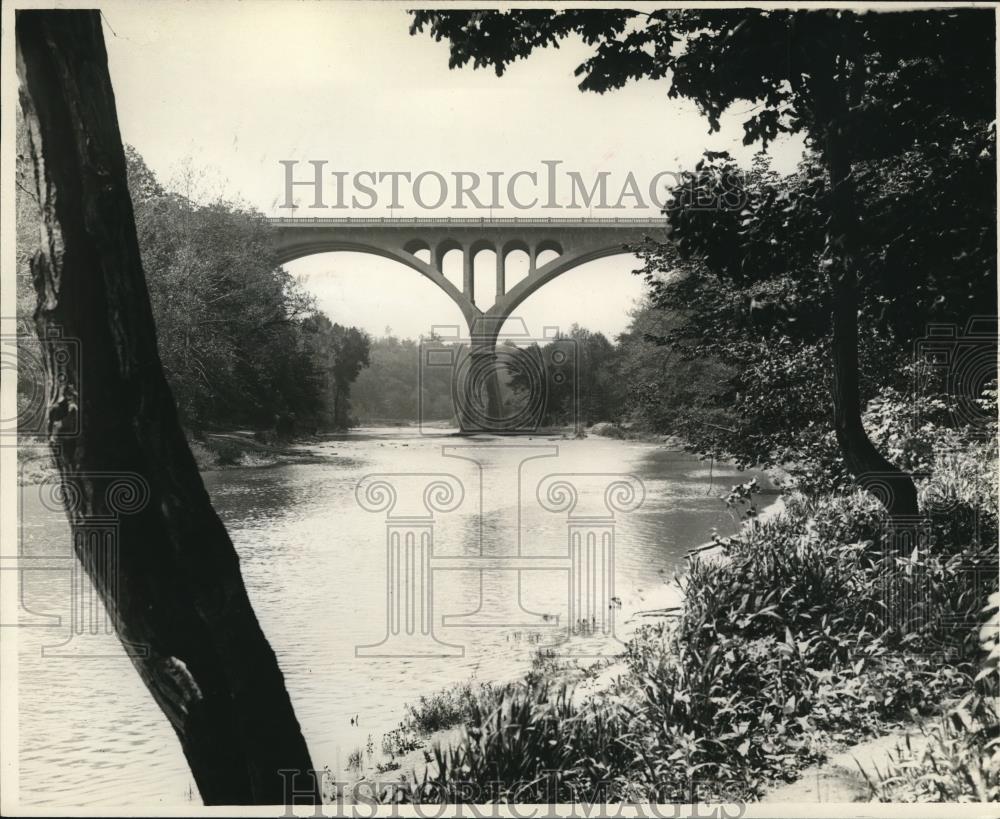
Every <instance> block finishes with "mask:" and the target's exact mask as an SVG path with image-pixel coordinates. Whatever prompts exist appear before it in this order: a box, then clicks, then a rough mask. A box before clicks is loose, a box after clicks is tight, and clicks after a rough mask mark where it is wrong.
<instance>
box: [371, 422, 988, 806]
mask: <svg viewBox="0 0 1000 819" xmlns="http://www.w3.org/2000/svg"><path fill="white" fill-rule="evenodd" d="M994 443H995V442H994ZM979 455H981V452H980V451H979V450H977V449H975V448H973V449H972V450H970V451H969V452H967V453H965V454H964V455H963V456H962V457H958V458H953V459H952V461H951V463H950V464H949V463H943V462H940V461H936V462H935V464H934V466H935V471H934V475H933V476H932V477H931V478H930V479H928V480H927V481H925V482H923V484H922V486H921V491H922V496H923V498H924V503H925V506H926V507H927V510H928V516H929V520H930V528H929V533H928V537H929V538H930V540H929V541H927V542H925V543H923V544H922V545H921V546H920V547H919V548H918V549H916V550H914V551H913V552H910V553H907V554H906V555H905V556H900V554H899V550H898V549H896V548H891V547H890V544H891V541H892V540H893V538H895V537H898V534H897V530H896V529H894V528H893V526H892V522H891V520H890V518H889V517H888V515H887V513H886V511H885V509H884V508H883V506H882V505H881V504H880V503H878V502H877V500H876V499H875V498H873V497H871V496H870V495H869V494H866V493H864V492H859V491H854V492H851V493H844V494H835V495H832V496H826V497H823V498H815V497H814V498H808V497H806V496H804V495H801V494H796V495H792V496H790V497H789V499H788V502H787V505H786V509H785V511H784V512H783V513H782V514H780V515H778V516H775V517H773V518H771V519H768V520H763V521H757V522H755V523H753V524H752V525H749V526H747V527H744V529H743V530H742V531H741V532H740V533H739V534H737V535H735V536H733V537H730V538H725V539H720V540H719V545H720V546H721V547H722V551H723V554H722V556H721V557H711V558H703V557H694V558H692V560H691V565H690V567H689V570H688V572H687V573H686V575H685V576H684V578H683V579H682V580H681V581H680V582H681V583H682V588H683V592H684V604H683V607H682V610H681V613H680V616H679V617H678V618H677V619H676V621H673V622H671V623H669V624H667V623H660V624H658V625H652V626H645V627H644V628H643V629H641V630H640V632H639V633H638V634H637V636H636V637H635V638H634V639H633V640H632V641H631V642H630V643H629V646H628V650H627V653H626V655H625V658H624V661H625V663H626V665H627V668H628V671H629V673H628V674H625V675H623V676H622V677H621V679H620V682H619V683H618V684H617V687H616V688H614V689H613V690H611V691H608V692H605V693H603V694H601V693H598V694H596V695H592V696H591V697H590V698H587V699H582V698H578V697H574V696H573V694H572V692H571V691H569V690H567V689H565V688H564V687H559V686H553V685H552V683H551V681H550V679H549V677H547V676H546V675H539V674H531V675H528V676H527V677H525V679H524V680H523V681H521V682H519V683H510V684H505V685H501V686H494V687H492V688H490V689H488V690H482V691H478V692H476V693H475V694H474V695H473V696H471V697H466V696H465V695H464V694H463V699H462V710H463V711H464V722H465V725H466V735H465V737H464V738H463V739H462V740H461V741H460V742H459V743H458V744H457V745H455V746H454V747H450V748H441V747H438V748H435V751H434V757H433V760H432V761H433V763H434V765H433V766H432V768H430V769H428V771H425V772H424V774H423V776H422V777H415V778H414V780H413V781H412V782H409V783H407V784H406V785H404V786H401V787H396V788H395V789H394V790H393V791H392V792H391V793H385V794H383V797H384V798H385V799H387V800H396V801H448V800H456V801H459V802H461V801H463V794H467V793H468V790H467V788H466V785H467V784H468V783H472V784H474V785H475V786H477V787H478V788H479V789H480V790H477V791H476V792H477V794H478V796H479V798H480V799H482V798H483V794H484V790H482V789H487V790H486V791H485V792H486V793H487V794H488V796H489V798H490V799H492V800H496V801H501V800H502V801H507V800H510V801H518V802H541V801H543V800H546V801H548V800H551V799H552V798H557V799H558V800H560V801H568V800H581V799H583V800H584V801H590V800H592V799H593V798H594V797H595V796H597V795H603V796H604V798H606V799H607V800H608V801H611V802H614V801H625V800H631V801H635V800H643V799H648V798H653V797H657V798H659V799H660V800H661V801H681V800H685V801H686V799H687V798H689V794H690V793H692V792H695V793H697V794H698V795H699V796H700V798H703V799H707V800H712V799H716V800H720V799H725V800H728V799H733V798H739V799H751V798H756V797H759V796H760V795H761V794H762V793H764V792H766V790H767V788H768V786H769V784H770V783H773V782H780V781H783V780H787V779H792V778H794V777H796V776H797V775H798V773H799V771H800V770H801V769H802V768H803V767H804V766H806V765H808V764H811V763H813V762H815V761H817V760H819V759H821V758H822V755H823V753H824V751H825V750H826V749H828V748H830V747H831V746H837V745H843V744H846V743H849V742H853V741H856V740H857V739H858V738H859V737H863V736H866V735H873V734H878V733H880V732H882V731H884V730H885V727H886V726H887V725H888V724H890V723H895V722H898V721H900V720H903V719H907V718H909V717H910V716H911V715H914V714H915V715H918V716H923V717H925V718H928V719H929V718H932V717H935V716H936V715H938V714H939V713H940V708H941V705H942V704H943V703H945V704H947V703H951V705H950V706H947V705H946V710H947V713H948V714H950V716H948V720H950V722H946V723H944V724H943V727H942V728H940V729H939V731H940V732H941V733H940V737H939V739H940V742H939V743H938V744H937V745H936V746H935V748H936V750H934V751H932V752H929V753H930V755H926V756H925V758H924V759H923V761H920V762H919V765H918V766H917V767H914V765H913V764H912V760H911V761H906V762H905V765H907V766H910V767H907V768H906V770H907V771H909V772H910V773H912V772H913V771H918V775H914V777H913V778H914V780H919V787H918V785H914V784H913V783H912V782H911V784H910V785H909V786H907V787H910V789H911V790H913V792H914V793H913V798H930V797H932V796H934V794H937V797H938V798H940V797H941V796H942V795H947V796H948V797H949V798H952V799H956V798H960V799H968V798H981V797H982V796H983V795H984V794H985V795H986V796H988V797H989V798H994V797H995V790H994V788H995V783H996V775H997V772H996V770H995V765H994V764H993V762H991V761H990V759H989V754H990V753H992V751H993V749H994V748H995V742H996V739H995V737H996V729H995V725H996V721H995V718H988V709H986V705H984V703H985V702H986V700H985V699H983V698H985V697H989V696H991V695H994V696H995V693H996V686H997V681H996V679H995V674H993V675H983V674H982V673H980V672H979V670H980V667H981V664H982V653H983V652H982V651H981V650H980V648H979V645H978V643H979V639H978V635H979V630H980V624H981V623H982V621H983V619H984V618H985V616H988V615H983V614H982V610H983V608H984V606H985V605H986V602H987V600H988V599H992V600H994V601H995V600H996V599H997V595H996V594H995V593H994V594H993V597H992V598H989V595H990V594H991V593H992V592H994V591H995V589H996V578H997V570H998V566H997V555H996V550H995V542H996V525H997V515H996V499H995V496H994V494H993V492H992V490H991V489H990V488H989V486H988V480H987V476H989V475H990V474H995V472H994V471H993V470H994V468H995V467H994V464H993V463H992V462H990V461H989V460H987V461H985V462H984V461H982V460H977V458H978V456H979ZM959 476H964V477H962V478H961V482H960V485H959ZM753 495H754V487H753V485H752V483H748V484H744V485H740V486H736V487H734V488H733V492H732V493H731V495H730V501H731V503H732V504H734V505H735V506H737V507H745V506H746V505H747V503H748V502H752V498H753ZM970 512H971V513H972V514H973V517H974V519H975V525H973V526H970V525H969V522H968V520H967V514H968V513H970ZM751 517H752V516H751ZM970 572H976V573H977V574H978V576H979V578H980V582H979V583H970V582H968V578H969V576H970V575H969V573H970ZM993 606H994V608H995V603H994V604H993ZM989 613H994V609H990V610H989ZM989 639H993V640H994V641H995V628H994V629H993V631H990V632H988V634H987V639H986V640H984V642H985V643H986V644H987V645H986V648H987V650H988V651H992V648H991V646H990V644H989ZM994 653H995V652H994ZM991 656H992V655H991ZM977 677H978V679H976V678H977ZM984 709H986V710H984ZM431 710H432V711H434V712H437V711H438V710H439V709H437V708H435V709H431ZM968 715H972V716H971V717H969V719H971V720H972V722H968V724H965V727H964V730H961V731H960V730H957V729H956V730H953V729H952V728H950V727H949V725H952V726H960V724H961V723H962V721H963V720H966V716H968ZM956 719H957V720H958V721H959V722H958V723H956V722H955V720H956ZM989 719H993V721H992V722H990V721H989ZM970 726H971V727H972V730H970ZM900 764H903V763H900ZM933 766H937V768H936V770H937V773H936V774H934V775H933V776H930V775H928V770H930V769H931V768H932V767H933ZM893 770H895V769H893ZM906 775H907V776H908V775H909V774H906ZM893 776H894V777H895V778H894V779H893V782H895V783H897V784H898V783H899V782H900V781H901V778H905V776H904V775H903V774H898V775H897V774H895V773H894V774H893ZM889 784H892V783H889ZM886 787H888V785H886ZM920 789H923V790H920ZM917 791H919V794H918V793H917ZM885 792H886V793H888V792H889V791H885ZM891 793H892V794H895V795H896V796H897V797H900V796H901V791H900V790H892V791H891Z"/></svg>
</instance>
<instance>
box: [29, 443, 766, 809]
mask: <svg viewBox="0 0 1000 819" xmlns="http://www.w3.org/2000/svg"><path fill="white" fill-rule="evenodd" d="M459 447H460V448H461V449H459ZM310 449H312V450H313V451H315V452H317V453H319V454H321V455H323V456H325V458H326V460H324V461H323V462H321V463H309V464H296V465H285V466H277V467H271V468H237V469H229V470H224V471H215V472H209V473H206V474H205V475H204V479H205V483H206V486H207V488H208V491H209V493H210V494H211V496H212V500H213V503H214V504H215V508H216V509H217V510H218V512H219V515H220V516H221V517H222V519H223V521H224V522H225V524H226V526H227V527H228V529H229V532H230V533H231V535H232V538H233V541H234V543H235V545H236V548H237V551H238V552H239V555H240V559H241V565H242V570H243V575H244V578H245V580H246V585H247V588H248V592H249V595H250V599H251V601H252V603H253V605H254V608H255V610H256V612H257V616H258V618H259V619H260V622H261V625H262V627H263V629H264V632H265V634H266V635H267V636H268V638H269V640H270V642H271V645H272V646H273V647H274V649H275V652H276V653H277V655H278V659H279V662H280V664H281V667H282V669H283V671H284V674H285V678H286V682H287V685H288V689H289V691H290V693H291V697H292V701H293V703H294V706H295V709H296V712H297V714H298V717H299V721H300V722H301V724H302V728H303V731H304V733H305V737H306V740H307V741H308V744H309V747H310V750H311V753H312V758H313V762H314V764H315V765H316V767H318V768H322V767H324V766H329V768H330V769H331V770H332V771H334V772H338V773H339V772H343V771H344V770H345V766H346V765H347V764H348V758H349V756H350V755H351V754H352V752H355V751H356V750H358V749H360V750H361V751H362V752H363V753H366V754H367V748H368V745H369V739H371V743H372V745H373V746H374V748H375V754H376V755H377V754H378V749H379V747H380V742H381V737H382V734H383V733H384V732H386V731H388V730H390V729H392V728H395V727H396V726H397V725H398V723H399V720H400V718H401V717H402V716H403V714H404V712H405V705H406V704H407V703H409V702H414V701H415V700H416V699H417V698H418V697H419V696H421V695H426V694H431V693H434V692H435V691H437V690H439V689H441V688H443V687H445V686H447V685H449V684H451V683H454V682H459V681H464V680H467V679H469V678H476V679H479V680H500V679H508V678H513V677H516V676H519V675H521V674H523V673H524V671H526V670H527V669H528V668H529V667H530V664H531V660H532V658H533V656H534V655H535V653H536V652H537V650H538V649H539V648H544V647H550V648H551V647H555V649H556V650H558V651H560V652H566V653H570V654H571V653H573V651H574V650H575V648H574V647H577V646H579V645H589V643H588V641H587V640H585V639H583V638H578V637H570V638H569V639H568V642H565V641H566V640H567V630H566V624H567V622H568V620H569V617H570V615H569V609H568V607H569V603H568V600H569V598H568V596H567V573H566V569H564V568H561V567H560V566H561V564H560V563H559V559H560V558H565V556H566V554H567V548H568V547H567V531H568V530H567V514H568V512H567V511H566V510H565V509H562V508H556V509H555V511H553V507H552V505H551V504H549V508H546V507H545V505H544V504H543V503H542V501H543V500H544V498H540V497H539V495H538V493H537V492H536V490H535V487H536V486H537V485H538V484H539V482H540V481H542V480H543V479H546V478H547V476H551V475H553V474H556V473H558V474H561V475H569V476H571V477H570V478H564V479H563V480H564V481H565V480H568V481H569V482H570V483H576V484H580V485H581V486H583V485H586V487H589V488H591V489H592V488H593V487H596V494H595V492H590V494H588V491H589V489H588V490H587V491H581V493H580V496H579V502H578V508H577V509H576V512H575V514H582V515H588V514H590V509H591V508H593V509H594V510H597V513H599V514H607V511H606V509H605V507H603V506H601V501H602V498H603V496H602V495H601V494H600V490H601V488H602V487H603V486H604V485H606V483H607V481H610V480H612V478H611V477H600V478H595V477H593V476H592V475H591V473H596V472H599V473H602V474H603V475H604V476H612V475H617V474H628V475H632V476H634V477H635V478H636V479H638V482H639V484H640V485H641V489H642V491H643V492H644V495H645V497H644V500H643V503H642V505H641V506H640V507H639V508H638V509H636V510H634V511H618V512H616V513H615V522H614V527H615V530H614V531H615V551H614V565H613V570H614V592H615V595H616V596H617V597H618V598H620V601H621V608H620V611H619V612H618V613H617V614H616V617H617V620H618V622H617V624H616V626H615V628H616V633H618V632H619V631H620V629H621V626H620V624H621V623H622V622H624V621H625V620H626V619H628V618H629V616H630V615H631V613H633V612H635V611H636V610H640V609H642V608H643V607H644V606H646V607H648V606H649V605H650V604H651V603H652V602H653V601H654V600H658V599H662V592H663V585H664V584H665V583H667V582H669V580H670V577H671V575H672V574H673V572H674V570H676V569H679V568H681V567H682V565H683V557H684V553H685V551H686V550H687V549H689V548H691V547H692V546H695V545H698V544H700V543H703V542H705V541H706V540H708V539H709V537H710V536H711V534H712V532H713V531H718V532H720V533H723V534H725V533H730V532H732V531H734V529H735V527H736V523H735V521H734V520H733V518H732V517H731V515H730V514H729V512H728V511H727V510H726V508H725V505H724V504H723V503H722V502H721V501H720V500H719V496H720V495H722V494H724V493H725V490H727V489H728V487H729V486H730V485H732V484H733V483H736V482H737V481H741V480H747V479H748V478H749V477H750V476H749V475H748V474H747V473H740V472H737V471H736V470H735V469H733V468H730V467H725V466H720V465H719V464H714V466H713V465H712V464H710V463H709V462H707V461H700V460H698V459H697V458H695V457H693V456H690V455H687V454H684V453H682V452H676V451H672V450H670V449H667V448H664V447H662V446H659V445H656V444H651V443H641V442H631V441H618V440H610V439H605V438H598V437H593V436H591V437H589V438H586V439H582V440H573V439H561V438H555V437H554V438H546V437H543V436H538V437H534V438H525V439H516V440H512V439H482V440H479V439H476V440H470V439H464V438H458V437H454V436H452V435H449V434H448V433H447V431H438V432H435V433H431V434H424V433H421V432H420V431H419V430H416V429H408V428H407V429H403V428H391V429H390V428H385V429H365V430H358V431H354V432H352V433H350V434H348V435H345V436H341V437H337V438H329V439H324V441H323V442H322V443H320V444H315V445H311V446H310ZM373 473H384V474H388V475H390V476H391V477H389V478H386V480H387V482H388V483H389V484H390V485H392V486H393V487H394V489H395V490H396V495H397V507H396V509H395V510H393V514H395V515H399V514H407V513H408V512H409V511H412V510H416V511H414V512H413V514H417V513H425V511H426V510H425V509H424V508H423V506H422V501H423V495H422V494H420V492H421V488H422V487H423V486H424V485H425V484H426V483H427V482H428V481H430V480H432V478H429V477H427V474H428V473H432V474H443V475H446V476H451V477H450V478H447V480H450V481H451V482H452V483H453V485H454V484H455V482H457V485H459V487H460V488H459V490H458V492H457V493H456V494H455V495H454V496H453V498H452V503H451V505H452V506H454V507H455V508H454V509H451V510H450V511H449V510H445V511H436V512H434V522H433V527H434V528H433V538H434V544H433V554H434V556H435V561H436V563H435V568H443V567H445V566H446V560H444V559H447V558H453V559H455V560H454V563H455V565H456V566H457V567H458V568H450V569H449V570H447V571H437V570H436V571H434V572H433V607H434V612H433V626H432V628H433V632H434V637H435V638H436V639H437V641H438V642H439V644H443V645H444V646H445V648H444V649H442V650H443V651H448V652H450V653H451V655H452V656H444V657H441V656H437V657H435V656H426V657H425V656H358V654H359V653H360V654H362V655H364V649H362V651H361V652H358V651H357V647H358V646H365V645H369V646H370V645H378V644H380V643H381V646H382V648H380V649H376V650H369V654H375V655H379V654H383V655H384V654H387V653H388V654H391V653H392V651H391V650H390V649H391V646H390V644H387V643H384V642H381V641H383V640H384V638H385V636H386V633H387V597H386V589H387V577H386V567H387V549H386V517H385V515H386V512H385V511H381V512H380V511H378V510H376V511H366V510H365V509H363V508H361V507H360V506H359V503H358V498H357V496H356V491H355V488H356V486H357V484H358V482H359V480H361V479H362V478H364V477H365V476H367V475H370V474H373ZM548 479H549V480H554V479H552V478H548ZM557 494H558V493H557ZM376 496H377V492H376V493H375V495H373V496H372V498H373V499H376V500H377V499H378V498H377V497H376ZM553 497H555V496H553ZM414 499H416V500H415V501H414ZM438 499H439V500H441V498H438ZM411 501H414V503H415V505H414V506H413V507H412V510H411V509H409V507H407V506H406V505H407V504H409V503H410V502H411ZM595 504H596V505H595ZM588 505H589V506H588ZM418 507H419V508H418ZM598 507H600V508H598ZM584 522H585V523H586V521H584ZM21 527H22V549H23V553H24V554H25V555H30V556H32V557H49V558H58V557H64V556H65V555H67V554H68V549H69V535H68V527H67V524H66V522H65V518H64V516H63V515H62V514H61V513H58V512H54V511H51V510H49V509H47V508H45V507H44V506H43V505H42V504H41V502H40V501H39V498H38V488H37V487H36V486H32V485H29V486H25V487H22V489H21ZM518 553H520V555H521V556H522V558H524V557H536V558H543V559H542V561H541V563H540V564H539V565H540V566H542V568H539V569H528V570H523V571H520V572H516V571H509V570H508V571H505V570H500V569H496V568H495V569H491V570H481V569H476V568H469V567H468V562H469V561H468V560H467V559H464V558H468V557H476V556H486V557H490V556H498V557H500V558H503V557H504V556H507V557H509V556H511V555H514V554H518ZM501 562H502V561H501ZM65 563H66V561H64V562H63V563H59V561H55V563H54V564H53V565H54V568H53V569H51V570H48V571H30V572H25V573H24V574H23V584H22V590H23V596H22V600H23V606H24V609H25V611H24V612H22V623H32V622H34V623H37V624H38V625H36V626H35V627H28V626H27V625H26V626H25V627H23V628H19V629H17V634H18V639H19V657H20V665H19V675H18V678H19V725H18V730H19V739H18V746H19V748H20V760H19V764H20V773H21V779H20V790H21V794H20V798H21V800H22V801H24V802H28V803H31V804H37V805H48V806H53V807H58V806H60V805H63V806H70V805H76V806H91V807H93V806H109V807H110V806H115V807H119V808H127V807H130V806H131V807H136V808H138V807H142V808H144V809H147V810H148V809H156V808H158V807H163V808H169V807H171V806H177V807H182V806H183V805H184V804H189V803H190V801H191V800H194V801H195V802H198V801H199V800H198V796H197V791H196V790H195V789H194V786H193V782H192V780H191V777H190V774H189V773H188V771H187V766H186V763H185V761H184V758H183V755H182V754H181V751H180V747H179V745H178V742H177V740H176V738H175V736H174V734H173V732H172V730H171V728H170V727H169V725H168V723H167V721H166V719H165V718H164V717H163V716H162V714H161V713H160V711H159V709H158V708H157V707H156V705H155V704H154V702H153V700H152V698H151V696H150V695H149V694H148V693H147V691H146V689H145V688H144V686H143V685H142V683H141V682H140V680H139V677H138V675H137V674H136V673H135V671H134V670H133V668H132V666H131V663H130V662H129V660H128V658H127V656H126V655H125V653H124V651H123V650H122V648H121V647H120V645H119V644H118V643H117V641H116V640H115V639H114V638H113V637H112V636H104V635H100V634H99V635H97V636H93V635H87V636H86V637H83V638H77V642H72V641H71V643H70V644H68V645H67V646H66V647H65V653H66V654H69V655H70V656H60V655H59V652H56V655H57V656H52V654H53V652H52V651H51V649H50V650H49V651H48V652H47V653H46V656H43V652H42V648H43V646H54V645H57V644H59V643H61V642H62V641H64V640H66V638H67V635H68V633H69V623H70V622H71V618H70V605H69V600H70V599H71V595H70V593H69V590H70V582H71V572H70V570H69V569H66V568H62V569H60V566H63V565H64V564H65ZM495 565H496V562H495V561H494V566H495ZM463 567H464V568H463ZM518 578H520V589H519V591H518V583H517V581H518ZM518 594H519V595H520V599H519V601H518ZM615 605H616V606H617V602H616V603H615ZM474 612H475V613H476V614H475V615H474V616H468V617H466V618H465V619H462V617H461V616H462V615H470V613H474ZM52 615H58V616H59V617H60V618H61V620H60V624H59V625H55V624H54V621H53V620H52V619H51V616H52ZM540 615H541V616H540ZM456 620H457V621H458V622H456ZM404 625H405V624H404ZM606 642H610V643H611V644H613V643H614V640H613V639H612V640H610V641H606ZM387 646H389V648H387ZM602 650H603V649H602ZM403 653H406V652H403ZM81 655H82V656H81ZM123 794H129V795H135V794H143V795H144V797H143V799H142V801H141V802H134V803H132V804H131V805H129V804H124V803H123V802H122V801H121V798H122V795H123ZM133 798H134V797H133Z"/></svg>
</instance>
